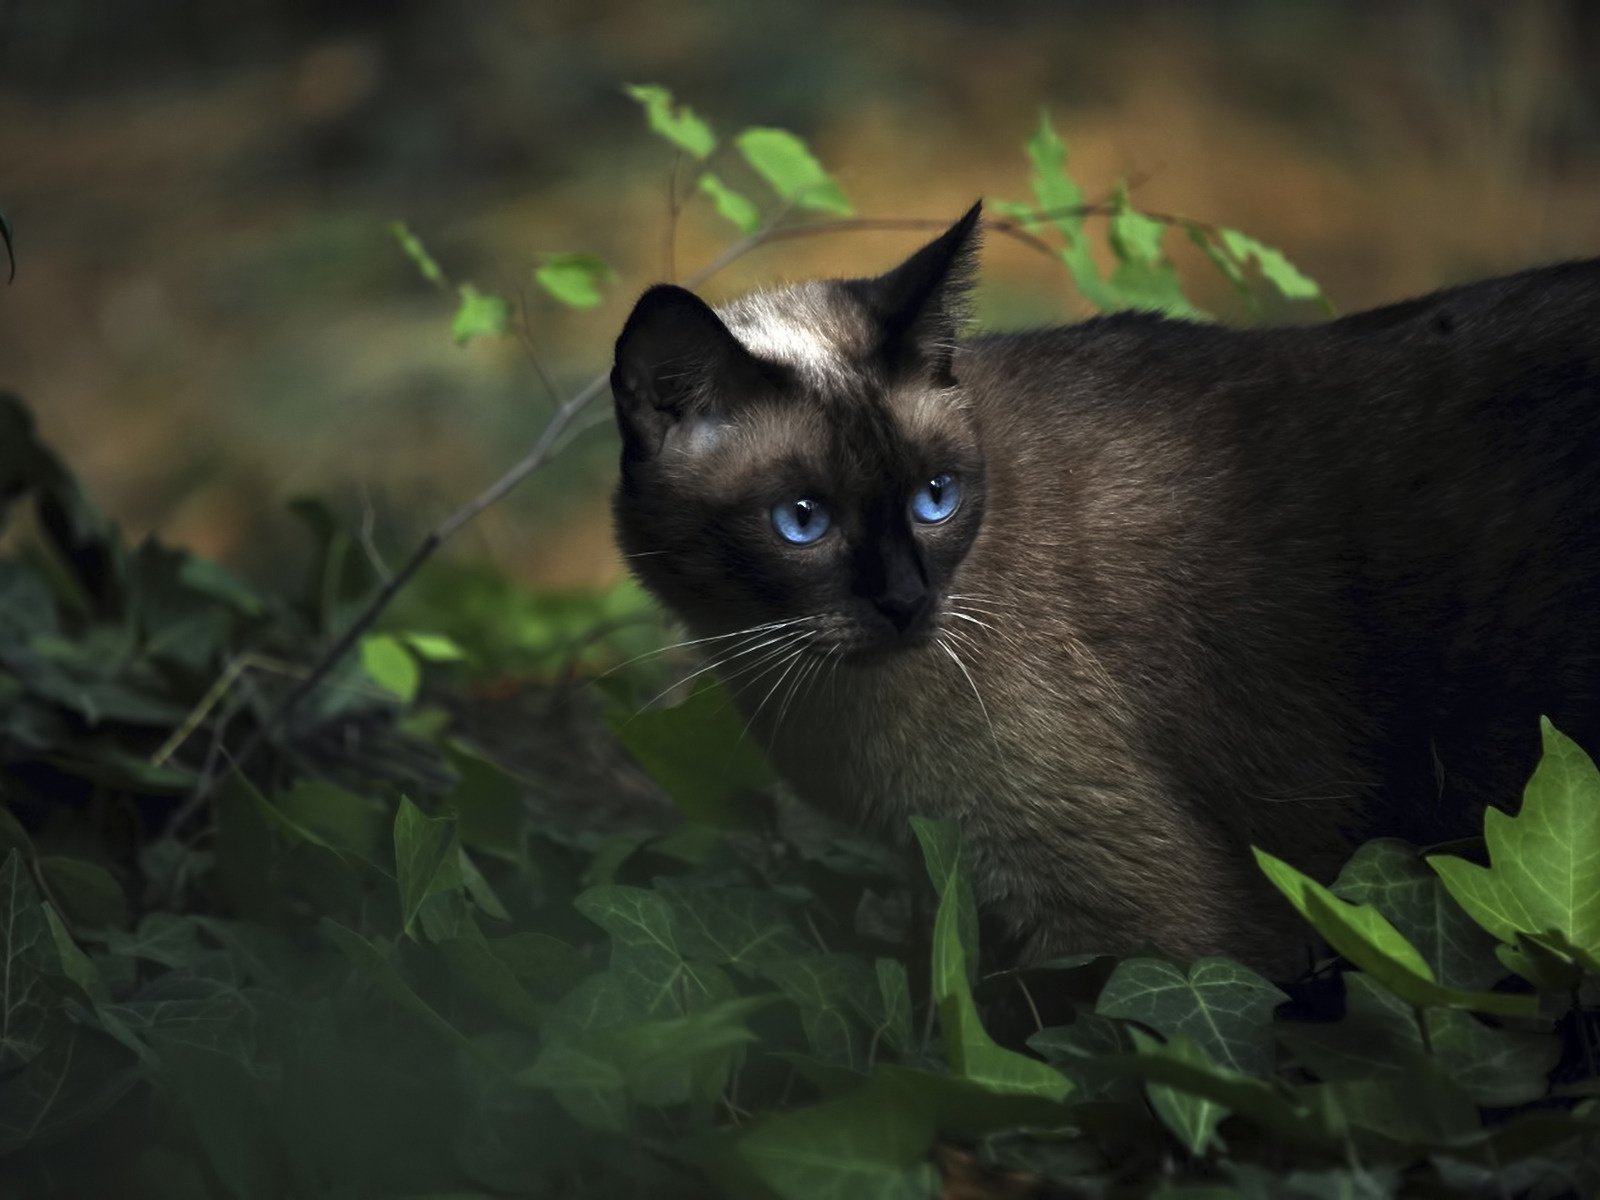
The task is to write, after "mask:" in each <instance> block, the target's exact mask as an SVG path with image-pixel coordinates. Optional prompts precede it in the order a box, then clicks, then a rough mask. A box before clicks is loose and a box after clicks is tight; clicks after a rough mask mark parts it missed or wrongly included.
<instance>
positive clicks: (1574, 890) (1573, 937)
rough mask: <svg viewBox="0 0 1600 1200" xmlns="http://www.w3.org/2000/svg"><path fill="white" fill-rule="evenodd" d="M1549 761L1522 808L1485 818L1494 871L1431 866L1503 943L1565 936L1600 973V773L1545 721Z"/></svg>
mask: <svg viewBox="0 0 1600 1200" xmlns="http://www.w3.org/2000/svg"><path fill="white" fill-rule="evenodd" d="M1541 728H1542V730H1543V736H1544V756H1543V757H1542V758H1541V759H1540V760H1539V766H1538V768H1537V769H1536V770H1535V771H1534V773H1533V778H1532V779H1530V780H1529V781H1528V786H1527V788H1526V790H1525V791H1524V792H1523V796H1522V809H1521V811H1520V812H1519V813H1518V814H1517V815H1516V816H1515V817H1511V816H1507V815H1506V814H1505V813H1504V812H1501V811H1500V810H1499V809H1497V808H1490V809H1488V810H1487V811H1486V812H1485V813H1484V817H1483V834H1484V841H1485V842H1487V843H1488V848H1489V862H1490V865H1489V866H1488V867H1480V866H1478V865H1477V864H1476V863H1470V862H1467V861H1466V860H1465V859H1461V858H1455V857H1453V856H1450V855H1435V856H1434V857H1432V858H1430V859H1429V860H1428V864H1429V865H1430V866H1431V867H1433V869H1434V870H1435V871H1437V872H1438V873H1439V877H1440V878H1441V879H1442V880H1443V881H1444V885H1445V887H1446V888H1448V889H1449V891H1450V894H1451V895H1452V896H1453V897H1455V899H1456V901H1457V903H1459V904H1460V905H1461V907H1462V908H1464V909H1466V910H1467V913H1468V914H1469V915H1470V916H1471V917H1472V919H1473V920H1475V921H1477V922H1478V924H1480V925H1482V926H1483V927H1484V928H1485V929H1487V930H1488V931H1489V932H1490V933H1492V934H1494V936H1495V937H1497V938H1499V939H1500V940H1501V941H1502V942H1508V943H1509V942H1513V941H1515V939H1516V936H1517V935H1518V934H1519V933H1520V934H1528V935H1538V936H1547V935H1550V934H1552V933H1553V934H1557V935H1559V936H1560V938H1561V939H1563V940H1564V942H1565V943H1566V945H1567V946H1570V948H1571V950H1572V951H1573V953H1574V954H1575V955H1576V956H1577V957H1578V958H1579V960H1580V961H1582V962H1583V965H1584V966H1585V967H1586V968H1587V969H1588V970H1590V971H1591V972H1597V973H1600V774H1597V773H1596V771H1595V766H1594V762H1593V761H1592V760H1591V759H1590V758H1589V756H1588V755H1587V754H1585V753H1584V752H1583V750H1582V748H1581V747H1579V746H1578V744H1577V743H1576V742H1574V741H1572V740H1571V739H1570V738H1568V737H1566V736H1565V735H1564V734H1562V733H1561V732H1560V731H1559V730H1557V729H1556V727H1555V726H1554V725H1552V724H1551V723H1550V722H1549V721H1548V720H1542V721H1541Z"/></svg>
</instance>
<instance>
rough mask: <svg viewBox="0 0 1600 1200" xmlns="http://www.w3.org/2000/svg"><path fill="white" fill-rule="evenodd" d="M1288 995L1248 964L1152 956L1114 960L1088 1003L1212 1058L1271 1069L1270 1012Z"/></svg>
mask: <svg viewBox="0 0 1600 1200" xmlns="http://www.w3.org/2000/svg"><path fill="white" fill-rule="evenodd" d="M1287 999H1288V997H1287V996H1286V995H1284V994H1283V992H1281V991H1279V990H1278V989H1277V988H1276V987H1274V986H1273V985H1272V984H1270V983H1268V982H1267V981H1266V980H1265V979H1263V978H1262V977H1261V976H1260V975H1257V974H1256V973H1255V972H1254V971H1252V970H1250V969H1249V968H1248V967H1243V966H1240V965H1239V964H1238V963H1236V962H1232V961H1230V960H1228V959H1226V958H1202V959H1200V960H1198V961H1197V962H1195V963H1194V964H1193V965H1191V966H1190V967H1189V969H1188V970H1187V971H1184V970H1183V969H1182V968H1181V967H1177V966H1174V965H1173V964H1172V963H1169V962H1163V961H1162V960H1160V959H1154V958H1130V959H1127V960H1125V961H1123V962H1120V963H1118V964H1117V967H1116V969H1115V970H1114V971H1113V972H1112V973H1111V978H1110V979H1108V980H1107V981H1106V985H1105V987H1104V988H1103V989H1102V990H1101V992H1100V999H1099V1001H1098V1003H1097V1004H1096V1005H1095V1011H1096V1012H1097V1013H1099V1014H1101V1015H1102V1016H1108V1017H1119V1018H1121V1019H1123V1020H1131V1021H1139V1022H1141V1023H1142V1024H1145V1025H1148V1026H1149V1027H1150V1028H1151V1029H1153V1030H1155V1031H1156V1032H1157V1033H1159V1034H1160V1035H1161V1036H1162V1037H1164V1038H1166V1039H1167V1041H1168V1042H1172V1041H1174V1040H1175V1039H1177V1038H1186V1039H1188V1040H1189V1041H1190V1042H1192V1043H1193V1044H1194V1045H1195V1046H1197V1047H1198V1048H1199V1049H1200V1050H1201V1051H1202V1052H1203V1053H1204V1054H1205V1055H1206V1057H1207V1058H1208V1059H1209V1060H1210V1061H1211V1062H1214V1063H1216V1064H1217V1065H1218V1066H1223V1067H1227V1068H1229V1069H1230V1070H1233V1071H1238V1072H1241V1073H1242V1074H1246V1075H1267V1074H1270V1073H1271V1071H1272V1065H1273V1055H1272V1024H1271V1020H1272V1012H1273V1009H1275V1008H1276V1007H1277V1006H1278V1005H1279V1004H1281V1003H1283V1002H1284V1001H1285V1000H1287Z"/></svg>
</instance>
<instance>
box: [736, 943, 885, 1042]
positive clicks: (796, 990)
mask: <svg viewBox="0 0 1600 1200" xmlns="http://www.w3.org/2000/svg"><path fill="white" fill-rule="evenodd" d="M759 971H760V974H761V975H762V976H763V977H764V978H766V979H770V980H771V981H772V982H773V983H775V984H777V985H778V988H779V990H780V991H782V992H783V995H784V997H785V999H787V1000H789V1001H790V1002H791V1003H793V1004H794V1005H795V1007H796V1008H798V1009H799V1010H800V1024H801V1027H802V1028H803V1029H804V1030H805V1034H806V1041H807V1042H808V1043H809V1044H810V1046H811V1052H812V1053H813V1054H815V1055H816V1056H817V1057H818V1058H820V1059H822V1060H823V1061H824V1062H829V1063H840V1064H842V1065H844V1066H848V1067H854V1068H855V1069H857V1070H865V1069H866V1066H867V1059H866V1038H865V1035H864V1033H863V1030H862V1028H861V1023H860V1021H859V1020H858V1018H857V1015H856V1014H858V1013H859V1012H860V1011H861V1009H862V1008H864V1007H866V1006H868V1005H869V1004H870V1002H871V998H872V997H873V996H874V995H875V994H876V986H877V979H876V977H875V976H874V975H873V973H872V972H871V971H869V970H868V968H867V964H866V963H865V962H863V961H862V960H861V959H859V958H856V957H854V956H853V955H848V954H810V955H803V956H801V957H798V958H788V959H784V958H779V959H773V960H771V961H768V962H765V963H762V964H761V966H760V968H759Z"/></svg>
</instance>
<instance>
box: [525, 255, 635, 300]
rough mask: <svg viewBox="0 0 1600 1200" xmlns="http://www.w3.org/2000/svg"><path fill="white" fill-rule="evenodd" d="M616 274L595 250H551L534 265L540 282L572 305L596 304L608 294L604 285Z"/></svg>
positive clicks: (546, 289)
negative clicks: (573, 252)
mask: <svg viewBox="0 0 1600 1200" xmlns="http://www.w3.org/2000/svg"><path fill="white" fill-rule="evenodd" d="M615 275H616V272H614V271H613V270H612V269H611V268H610V267H608V266H606V264H605V263H604V262H602V261H601V260H600V259H598V258H596V257H595V256H594V255H592V254H547V255H545V256H544V259H543V261H541V262H540V263H539V265H538V266H537V267H535V268H534V272H533V277H534V279H536V280H538V282H539V286H540V287H542V288H543V289H544V290H545V291H547V292H549V293H550V295H552V296H554V297H555V298H556V299H557V300H559V301H561V303H562V304H565V305H566V306H567V307H569V308H593V307H595V305H597V304H599V303H600V301H601V300H603V299H604V297H603V296H602V295H601V294H600V287H601V285H602V284H604V283H606V282H607V281H609V280H610V279H612V278H613V277H614V276H615Z"/></svg>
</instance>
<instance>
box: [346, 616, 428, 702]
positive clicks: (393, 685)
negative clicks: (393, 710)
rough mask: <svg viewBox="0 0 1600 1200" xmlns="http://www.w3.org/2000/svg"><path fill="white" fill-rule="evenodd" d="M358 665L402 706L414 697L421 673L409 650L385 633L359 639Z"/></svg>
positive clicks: (420, 681) (415, 696)
mask: <svg viewBox="0 0 1600 1200" xmlns="http://www.w3.org/2000/svg"><path fill="white" fill-rule="evenodd" d="M361 666H362V669H363V670H365V671H366V673H367V674H368V675H369V676H370V677H371V678H372V681H373V682H374V683H376V684H378V685H379V686H380V687H382V688H384V689H386V690H387V691H390V692H393V693H394V694H395V696H396V697H398V698H399V699H400V701H401V702H402V703H405V704H410V703H411V701H413V700H415V699H416V698H417V688H418V687H420V686H421V684H422V670H421V668H419V667H418V666H417V660H416V659H415V658H414V657H412V654H411V651H409V650H407V649H406V648H405V646H403V645H402V644H401V643H400V640H399V639H398V638H396V637H393V636H391V635H390V634H387V633H371V634H368V635H367V636H366V637H364V638H362V639H361Z"/></svg>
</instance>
